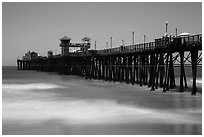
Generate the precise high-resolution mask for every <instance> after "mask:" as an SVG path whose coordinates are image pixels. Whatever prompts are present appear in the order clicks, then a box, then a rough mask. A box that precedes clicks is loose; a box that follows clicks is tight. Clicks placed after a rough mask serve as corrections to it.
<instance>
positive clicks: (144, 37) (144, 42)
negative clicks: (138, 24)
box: [144, 35, 146, 49]
mask: <svg viewBox="0 0 204 137" xmlns="http://www.w3.org/2000/svg"><path fill="white" fill-rule="evenodd" d="M145 42H146V36H145V35H144V49H145Z"/></svg>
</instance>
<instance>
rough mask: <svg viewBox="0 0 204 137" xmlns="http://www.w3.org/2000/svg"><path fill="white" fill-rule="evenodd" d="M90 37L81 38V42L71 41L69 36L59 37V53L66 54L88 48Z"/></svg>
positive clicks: (83, 50)
mask: <svg viewBox="0 0 204 137" xmlns="http://www.w3.org/2000/svg"><path fill="white" fill-rule="evenodd" d="M90 40H91V39H90V38H89V37H85V38H83V39H82V42H81V43H71V42H70V41H71V38H69V37H67V36H64V37H63V38H61V39H60V41H61V43H60V47H61V55H62V56H67V55H69V53H71V52H85V51H87V50H88V49H89V48H90V45H91V44H90ZM70 48H74V50H71V49H70Z"/></svg>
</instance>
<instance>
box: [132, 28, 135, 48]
mask: <svg viewBox="0 0 204 137" xmlns="http://www.w3.org/2000/svg"><path fill="white" fill-rule="evenodd" d="M134 37H135V36H134V31H133V32H132V45H134V43H135V42H134Z"/></svg>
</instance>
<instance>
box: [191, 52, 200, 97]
mask: <svg viewBox="0 0 204 137" xmlns="http://www.w3.org/2000/svg"><path fill="white" fill-rule="evenodd" d="M197 58H198V50H196V49H195V50H192V51H191V63H192V74H193V85H192V92H191V95H196V92H197V87H196V75H197Z"/></svg>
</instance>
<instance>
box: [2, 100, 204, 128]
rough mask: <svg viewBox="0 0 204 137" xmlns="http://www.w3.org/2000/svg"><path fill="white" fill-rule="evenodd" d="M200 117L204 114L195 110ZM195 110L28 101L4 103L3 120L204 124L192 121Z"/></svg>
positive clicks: (101, 102)
mask: <svg viewBox="0 0 204 137" xmlns="http://www.w3.org/2000/svg"><path fill="white" fill-rule="evenodd" d="M195 112H196V113H198V114H200V113H202V111H200V110H195ZM195 112H194V111H193V110H191V111H189V110H176V111H172V110H169V111H167V110H165V111H164V110H160V109H149V108H141V107H138V106H135V105H127V104H120V103H117V102H116V101H112V100H101V99H83V100H82V99H75V98H68V99H67V100H63V101H62V100H61V101H26V102H23V103H20V102H17V103H4V102H3V120H21V121H25V122H27V123H28V122H31V123H32V122H43V121H46V120H53V119H61V120H62V121H64V122H65V124H101V123H109V124H111V123H113V124H118V123H153V124H154V123H179V124H184V123H185V124H186V123H194V124H201V119H200V117H196V118H195V117H192V113H195Z"/></svg>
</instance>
